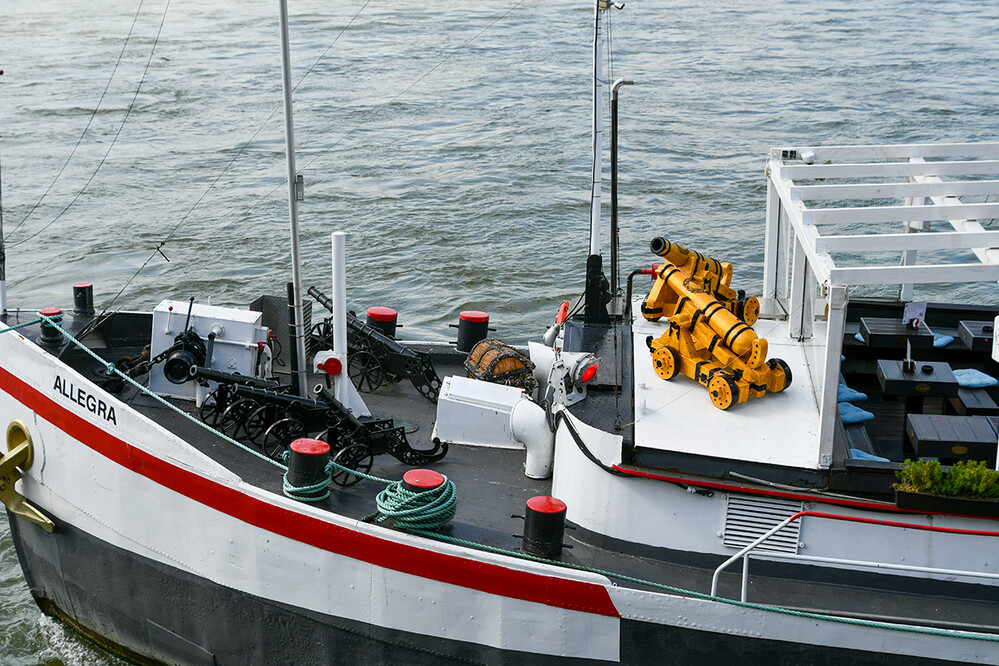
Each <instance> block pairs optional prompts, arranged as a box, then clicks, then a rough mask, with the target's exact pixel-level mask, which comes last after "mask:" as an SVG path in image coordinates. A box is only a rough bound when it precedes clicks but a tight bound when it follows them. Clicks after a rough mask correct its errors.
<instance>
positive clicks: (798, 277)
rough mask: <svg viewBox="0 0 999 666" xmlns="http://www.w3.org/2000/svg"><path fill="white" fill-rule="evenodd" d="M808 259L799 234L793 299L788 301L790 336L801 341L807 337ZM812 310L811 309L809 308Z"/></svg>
mask: <svg viewBox="0 0 999 666" xmlns="http://www.w3.org/2000/svg"><path fill="white" fill-rule="evenodd" d="M807 278H808V258H807V257H806V256H805V249H804V248H803V247H802V245H801V239H800V238H798V236H797V234H796V235H795V238H794V255H793V258H792V259H791V298H790V299H789V301H788V308H789V311H788V314H787V319H788V334H789V335H790V336H791V337H792V338H797V339H801V338H803V337H806V335H805V316H806V312H805V304H806V301H808V300H809V295H808V279H807ZM808 309H809V310H811V308H808Z"/></svg>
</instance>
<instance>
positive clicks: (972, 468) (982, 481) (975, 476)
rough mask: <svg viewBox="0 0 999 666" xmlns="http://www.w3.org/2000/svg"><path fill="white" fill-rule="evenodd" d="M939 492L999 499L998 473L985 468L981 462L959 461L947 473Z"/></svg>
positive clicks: (983, 462)
mask: <svg viewBox="0 0 999 666" xmlns="http://www.w3.org/2000/svg"><path fill="white" fill-rule="evenodd" d="M941 492H942V494H944V495H963V496H965V497H983V498H992V497H999V472H995V471H994V470H991V469H989V468H988V467H986V466H985V461H983V460H979V461H977V462H965V461H961V462H959V463H957V464H956V465H954V466H953V467H951V468H950V471H949V472H947V475H946V476H945V477H944V481H943V487H942V488H941Z"/></svg>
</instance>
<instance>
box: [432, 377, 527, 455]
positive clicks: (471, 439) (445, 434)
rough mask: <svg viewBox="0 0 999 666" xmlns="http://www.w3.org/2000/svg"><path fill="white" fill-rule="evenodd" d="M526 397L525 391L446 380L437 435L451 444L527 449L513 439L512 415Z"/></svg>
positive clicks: (460, 379)
mask: <svg viewBox="0 0 999 666" xmlns="http://www.w3.org/2000/svg"><path fill="white" fill-rule="evenodd" d="M524 397H525V396H524V391H523V390H521V389H519V388H516V387H514V386H504V385H502V384H492V383H490V382H483V381H479V380H478V379H469V378H467V377H457V376H452V377H445V378H444V381H443V384H442V386H441V392H440V396H438V398H437V423H436V424H434V433H433V436H434V437H437V438H439V439H441V440H442V441H445V442H448V443H449V444H469V445H472V446H492V447H496V448H501V449H523V448H524V446H523V444H520V443H519V442H517V441H516V440H514V438H513V432H512V430H511V428H510V412H512V411H513V406H514V405H515V404H517V402H519V401H520V400H523V399H524Z"/></svg>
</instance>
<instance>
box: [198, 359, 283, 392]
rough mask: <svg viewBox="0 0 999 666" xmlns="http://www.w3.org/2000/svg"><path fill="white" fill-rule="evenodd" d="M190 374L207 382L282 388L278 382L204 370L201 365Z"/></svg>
mask: <svg viewBox="0 0 999 666" xmlns="http://www.w3.org/2000/svg"><path fill="white" fill-rule="evenodd" d="M190 372H191V377H194V378H195V379H204V380H206V381H212V382H219V383H223V384H240V385H242V386H255V387H257V388H278V387H280V386H281V384H280V382H276V381H274V380H272V379H258V378H256V377H250V376H248V375H237V374H235V373H233V372H222V371H221V370H212V369H210V368H203V367H201V366H199V365H192V366H191V370H190Z"/></svg>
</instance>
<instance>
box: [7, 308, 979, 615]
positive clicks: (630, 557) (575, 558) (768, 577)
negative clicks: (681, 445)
mask: <svg viewBox="0 0 999 666" xmlns="http://www.w3.org/2000/svg"><path fill="white" fill-rule="evenodd" d="M80 323H81V324H82V323H83V322H80ZM67 326H68V327H69V328H70V329H71V330H72V329H74V328H77V329H78V328H80V326H78V325H75V324H74V322H73V321H72V320H70V321H69V322H68V324H67ZM26 335H28V336H29V337H31V336H32V335H33V333H32V332H31V330H30V329H28V332H26ZM100 338H101V336H93V337H92V338H91V339H88V342H89V343H91V344H93V346H94V347H96V348H97V349H96V351H98V353H100V354H102V355H103V356H105V357H107V358H117V357H118V356H121V355H126V354H130V353H135V352H136V351H137V348H136V346H135V345H134V344H130V343H129V341H128V336H122V337H120V338H117V339H119V340H121V341H123V342H124V343H126V344H124V345H123V346H120V347H116V345H115V344H114V341H112V342H111V343H110V344H109V342H108V339H107V338H105V339H100ZM60 355H61V356H62V358H63V360H64V361H66V362H67V363H69V364H70V365H71V366H73V367H75V368H76V369H78V370H79V371H81V372H83V373H84V374H85V375H87V374H92V373H94V372H95V371H97V370H99V365H98V364H97V362H96V361H94V360H93V359H91V358H90V357H89V356H86V355H85V354H83V353H82V352H80V351H79V350H76V349H72V348H70V347H65V348H64V349H63V350H62V352H61V354H60ZM460 358H461V357H459V356H457V355H455V354H450V355H449V354H447V353H441V354H437V355H435V364H436V366H437V370H438V373H439V374H440V375H441V376H442V377H443V376H447V375H452V374H459V375H463V374H464V371H463V370H462V369H461V366H460ZM857 363H858V366H857V367H861V366H860V365H859V364H861V361H857ZM858 376H859V375H858ZM622 381H624V382H629V384H627V385H622V386H619V387H618V390H619V392H621V393H627V394H630V392H631V386H630V377H628V376H627V374H625V376H623V377H622ZM611 389H612V387H606V386H605V387H604V388H603V389H600V390H598V392H597V393H596V394H595V395H594V396H593V398H594V400H593V401H592V403H593V404H594V405H599V404H601V403H604V404H606V403H608V401H609V398H608V396H609V393H608V391H610V390H611ZM698 397H703V396H698ZM120 398H121V399H122V400H124V401H125V402H126V403H128V404H130V405H131V406H132V407H134V408H135V409H136V410H137V411H139V412H141V413H142V414H145V415H146V416H148V417H149V418H150V419H152V420H153V421H155V422H157V423H159V424H160V425H162V426H163V427H164V428H167V429H168V430H170V431H172V432H174V433H176V434H178V435H179V436H180V437H182V438H184V439H185V440H186V441H188V442H189V443H190V445H191V446H192V447H194V448H195V449H197V450H198V451H200V452H202V453H203V454H205V455H207V456H209V457H210V458H211V459H213V460H215V461H217V462H218V463H219V464H221V465H223V466H224V467H226V468H227V469H229V470H231V471H232V472H233V473H235V474H236V475H238V476H239V477H240V478H241V479H243V480H244V481H245V482H247V483H250V484H252V485H255V486H257V487H259V488H262V489H264V490H267V491H269V492H272V493H275V494H276V495H280V494H281V492H282V491H281V485H282V475H281V472H280V470H278V469H277V468H275V467H274V466H272V465H270V464H268V463H267V462H266V461H263V460H261V459H260V458H258V457H257V456H254V455H251V454H250V453H247V452H246V451H243V450H241V449H239V448H236V447H234V446H233V445H232V444H230V443H228V442H226V441H225V440H223V439H221V438H219V437H216V436H213V435H211V434H210V433H208V432H207V431H206V430H205V429H203V428H202V427H200V426H199V425H197V424H195V423H192V422H191V421H189V420H188V419H186V418H184V417H183V416H181V415H180V414H178V413H177V412H175V411H173V410H170V409H167V408H166V407H164V406H163V405H161V404H160V403H158V402H156V401H154V400H153V399H151V398H150V397H148V396H146V395H144V394H142V393H140V392H138V391H137V390H136V389H133V388H129V389H126V390H125V391H124V392H123V393H122V394H120ZM365 400H366V401H367V403H368V405H369V407H370V409H371V411H372V413H373V414H374V415H375V416H377V417H388V418H393V419H395V420H396V421H397V422H405V423H407V424H408V425H409V428H408V429H409V430H411V432H409V433H408V435H407V436H408V439H409V442H410V444H411V445H412V446H413V447H414V448H417V449H421V448H422V449H426V448H430V447H431V442H430V437H431V432H432V430H433V423H434V419H435V417H436V409H435V405H434V404H433V403H431V402H429V401H427V400H426V399H424V398H423V397H421V396H420V395H419V394H418V393H417V391H416V390H415V389H414V388H413V387H412V386H411V385H409V384H408V383H407V382H405V381H403V382H400V383H396V384H392V385H389V386H386V387H382V388H381V389H379V390H378V391H377V392H375V393H372V394H366V395H365ZM171 402H172V403H173V404H174V405H175V406H177V407H179V408H180V409H181V410H182V411H185V412H187V413H190V414H194V413H195V409H194V405H193V404H192V403H191V402H189V401H183V400H172V399H171ZM705 402H707V401H706V400H705ZM882 411H883V412H884V413H886V414H887V413H888V412H890V411H891V406H890V405H889V406H888V407H887V408H886V409H885V410H882ZM896 411H897V408H896ZM579 416H580V418H582V419H583V420H587V419H594V418H599V417H596V416H594V415H593V414H592V413H590V414H588V413H587V411H586V410H585V409H582V410H580V414H579ZM628 439H629V438H626V441H628ZM878 439H880V438H878ZM881 448H882V449H883V448H884V447H881ZM523 463H524V452H523V451H519V450H510V449H498V448H482V447H467V446H452V447H451V448H450V450H449V452H448V454H447V456H446V457H445V458H444V459H443V460H441V461H440V462H438V463H435V464H434V465H432V467H433V468H434V469H436V470H438V471H439V472H441V473H442V474H445V475H446V476H447V477H448V478H449V479H450V480H452V481H453V482H454V483H455V485H456V487H457V492H458V497H459V500H458V508H457V514H456V516H455V518H454V520H453V521H452V522H451V523H450V524H449V525H448V526H447V527H446V528H444V530H443V531H442V533H443V534H445V535H448V536H452V537H456V538H459V539H464V540H467V541H472V542H475V543H478V544H482V545H484V546H490V547H494V548H502V549H506V550H509V551H513V552H517V551H519V549H520V538H519V536H518V535H519V534H521V532H522V528H523V523H522V521H521V520H519V519H517V518H514V517H512V516H514V515H523V512H524V505H525V502H526V501H527V499H528V498H530V497H532V496H535V495H541V494H549V493H550V490H551V482H550V481H543V480H532V479H528V478H527V477H525V476H524V474H523ZM407 469H408V468H407V467H406V466H405V465H403V464H402V463H400V462H399V461H397V460H395V459H394V458H392V457H391V456H388V455H381V456H378V457H377V458H376V459H375V463H374V467H373V468H372V470H371V473H372V474H373V475H376V476H379V477H382V478H385V479H393V480H394V479H399V478H401V476H402V474H403V473H404V472H405V471H406V470H407ZM383 487H384V486H383V485H382V484H380V483H377V482H373V481H362V482H360V483H358V484H357V485H354V486H351V487H348V488H337V487H334V488H333V492H332V493H331V495H330V497H329V498H328V499H326V500H324V501H323V502H320V503H319V504H318V505H317V506H318V507H320V508H321V509H324V510H327V511H330V512H334V513H336V514H339V515H343V516H347V517H350V518H354V519H362V518H365V517H367V516H370V515H371V514H373V513H374V512H375V510H376V506H375V496H376V495H377V494H378V493H379V492H380V491H381V490H382V489H383ZM565 542H566V544H567V545H568V546H570V547H569V548H566V549H565V550H564V551H563V554H562V557H561V560H562V561H564V562H567V563H572V564H578V565H583V566H586V567H591V568H594V569H598V570H604V571H613V572H616V573H619V574H622V575H625V576H630V577H634V578H637V579H641V580H645V581H650V582H653V583H656V584H658V585H666V586H670V587H672V588H678V589H681V590H691V591H694V592H698V593H705V594H706V593H708V592H709V590H710V587H711V574H712V570H713V568H714V567H715V566H717V565H718V564H719V563H720V561H721V558H720V557H718V556H707V555H702V556H698V557H691V556H690V554H688V553H682V552H679V551H669V550H666V549H654V548H650V547H643V546H640V545H638V544H630V543H621V542H616V541H614V540H612V539H608V538H604V537H601V536H600V535H595V534H591V533H588V532H585V531H584V530H574V529H569V530H567V533H566V541H565ZM814 569H815V568H814V567H808V566H807V565H802V566H798V565H791V566H789V565H787V564H786V563H783V562H768V561H767V560H765V559H761V560H757V561H756V562H755V563H754V568H753V575H752V576H751V578H750V599H751V600H752V601H753V602H754V603H761V604H773V605H779V606H782V607H786V608H795V609H801V610H808V611H813V612H822V613H831V614H838V615H844V616H858V617H864V618H866V619H873V620H884V621H891V622H900V623H911V624H918V625H922V626H937V627H944V628H961V629H965V630H973V631H985V632H989V633H999V623H997V620H996V618H997V613H996V601H995V599H994V588H993V587H991V586H987V585H970V584H964V585H953V584H940V585H937V584H935V583H934V582H933V581H922V582H917V584H916V585H917V587H918V592H914V588H913V585H912V584H911V583H910V584H905V583H904V581H903V584H901V585H898V589H894V588H893V587H892V585H894V584H896V583H897V581H899V580H902V579H900V578H899V577H887V578H890V579H893V580H896V583H891V584H888V585H884V581H885V577H879V576H878V574H865V573H859V572H854V573H855V574H856V575H851V576H850V577H848V578H843V577H842V576H840V577H837V576H831V577H829V576H824V575H821V574H819V575H813V572H814ZM616 582H617V584H619V585H627V586H636V587H641V585H640V584H637V583H633V582H626V581H616ZM739 587H740V576H739V574H738V573H725V574H723V575H722V578H721V585H720V587H719V594H720V595H721V596H724V597H728V598H738V596H739Z"/></svg>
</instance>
